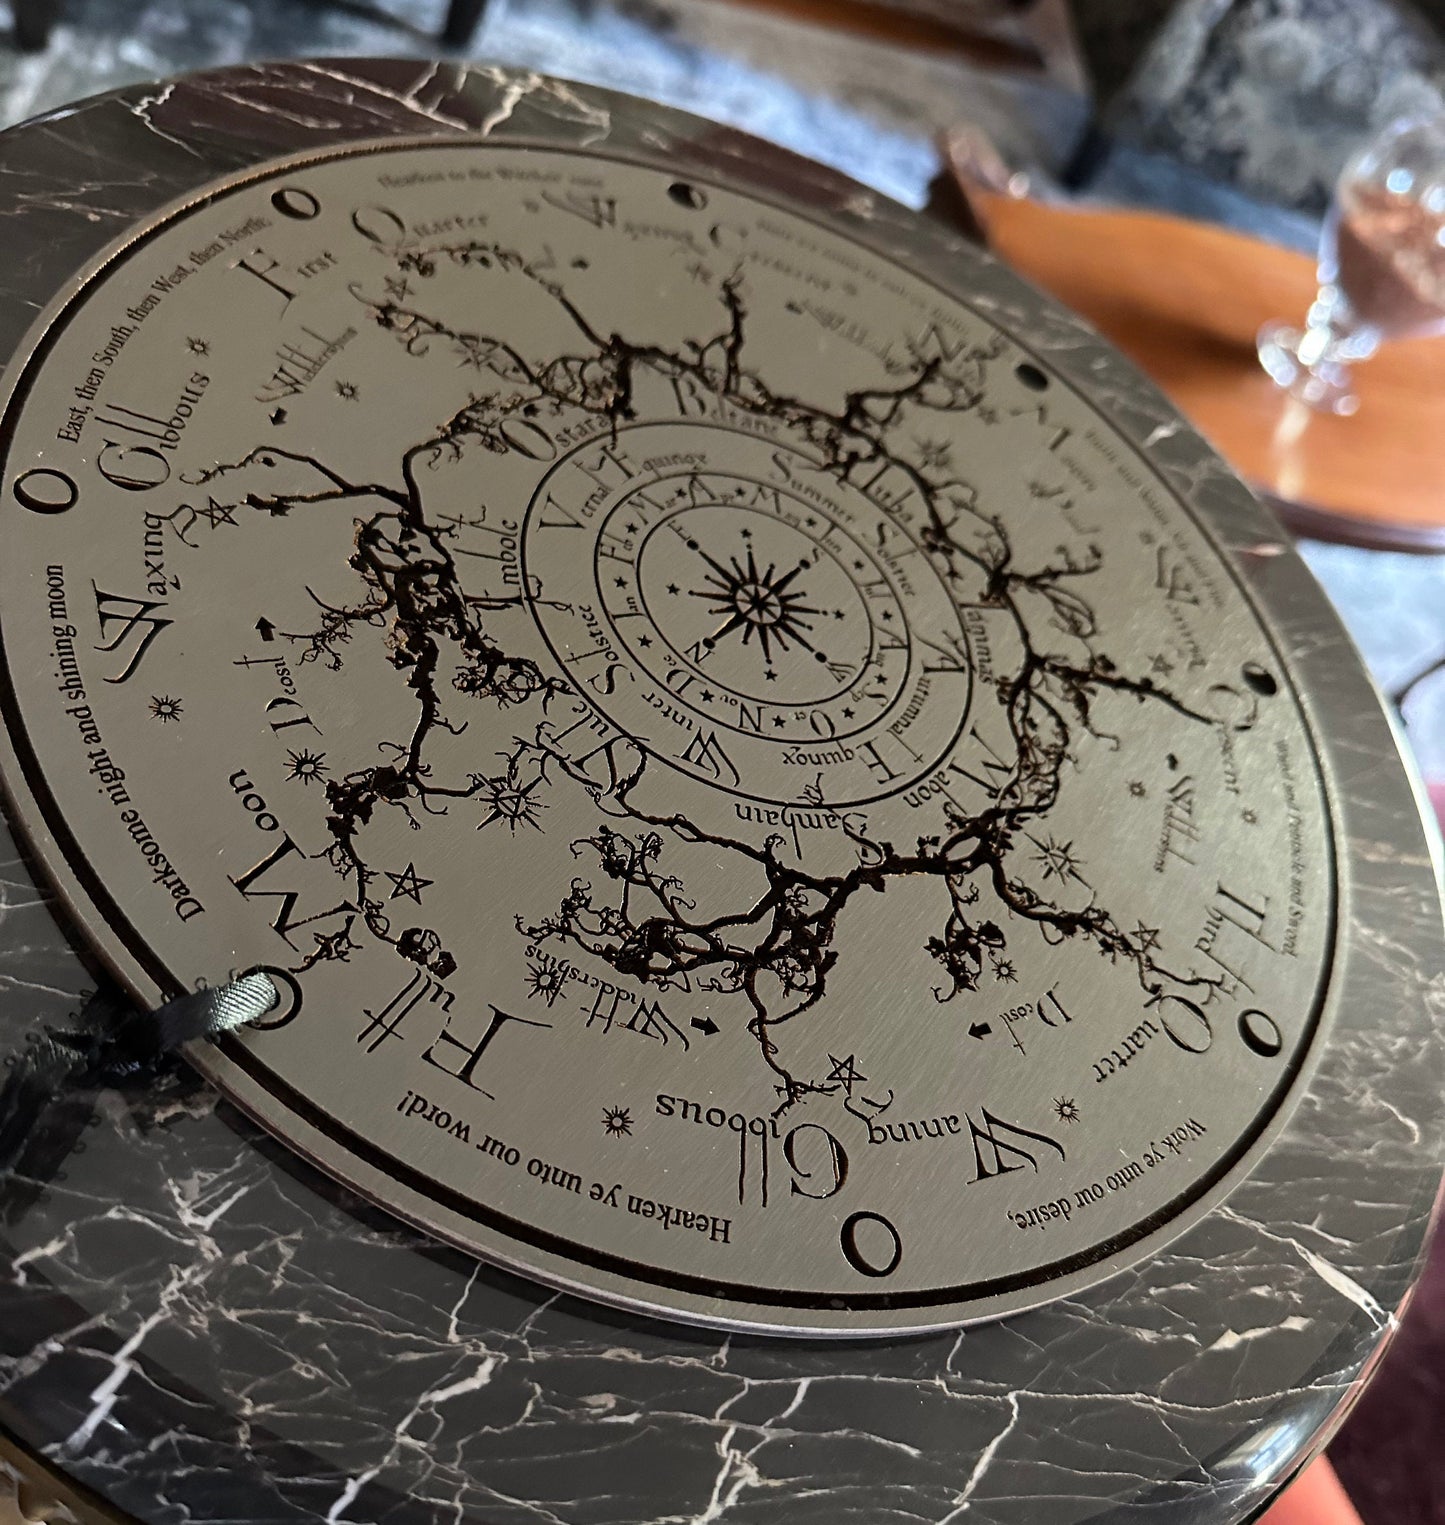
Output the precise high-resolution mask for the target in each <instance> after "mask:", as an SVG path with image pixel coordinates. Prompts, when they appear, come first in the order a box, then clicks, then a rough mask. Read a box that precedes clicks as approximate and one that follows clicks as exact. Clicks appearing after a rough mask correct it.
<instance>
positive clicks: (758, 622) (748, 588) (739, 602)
mask: <svg viewBox="0 0 1445 1525" xmlns="http://www.w3.org/2000/svg"><path fill="white" fill-rule="evenodd" d="M687 548H688V550H690V551H692V552H693V553H694V554H695V555H697V556H699V557H700V558H701V559H702V560H703V561H704V562H705V563H706V564H707V566H708V567H709V568H710V569H711V570H710V571H709V573H708V574H707V575H706V576H705V577H704V578H703V586H702V587H700V588H689V589H688V593H689V594H690V595H691V596H692V597H693V598H700V599H704V600H705V601H707V603H708V606H709V607H708V613H709V614H712V615H716V616H718V617H719V618H721V620H722V624H721V625H719V626H718V628H717V629H716V630H714V631H713V633H712V634H711V635H710V636H708V637H707V638H706V639H705V640H704V641H703V645H704V646H708V647H712V646H715V645H717V643H718V642H719V641H721V640H725V639H726V638H727V637H728V636H730V635H735V634H740V639H741V641H742V644H743V645H744V646H747V645H749V644H750V643H751V641H752V638H753V637H754V636H755V635H756V636H757V638H758V644H759V646H760V647H761V648H762V653H763V660H764V661H765V662H768V663H771V661H772V660H773V648H774V647H775V646H776V648H777V650H778V651H779V652H785V651H787V650H788V649H789V646H790V645H794V646H801V647H803V649H804V650H805V651H811V652H813V654H814V655H815V656H816V655H817V654H818V653H817V648H816V647H814V645H813V643H812V642H811V641H810V640H809V639H808V636H807V632H808V631H811V630H812V628H813V622H812V620H810V619H809V618H808V617H807V616H808V615H810V614H821V613H822V610H820V609H818V608H816V607H815V606H814V605H812V604H809V603H806V602H804V600H805V599H806V598H807V597H808V595H807V594H806V593H804V592H802V591H801V590H800V589H796V588H794V587H792V583H793V581H794V580H795V579H796V578H797V577H798V576H800V575H801V574H802V573H803V572H804V571H806V570H807V568H808V567H809V566H810V565H811V564H812V563H811V562H810V561H807V560H804V561H800V562H798V563H797V564H796V565H795V566H793V567H791V568H789V569H788V570H787V571H779V569H778V566H777V563H776V562H769V563H768V566H767V568H766V570H762V571H760V570H759V568H758V561H757V556H756V554H755V552H754V551H753V548H752V547H751V546H749V547H748V549H747V553H746V558H745V559H744V558H743V557H738V556H734V557H732V558H731V559H730V560H729V561H728V562H727V564H726V565H724V564H723V563H722V562H721V561H718V560H717V559H716V558H715V557H713V556H710V555H709V554H708V553H707V552H706V551H705V550H703V548H702V546H701V545H700V544H699V543H698V542H697V541H696V540H689V541H688V542H687Z"/></svg>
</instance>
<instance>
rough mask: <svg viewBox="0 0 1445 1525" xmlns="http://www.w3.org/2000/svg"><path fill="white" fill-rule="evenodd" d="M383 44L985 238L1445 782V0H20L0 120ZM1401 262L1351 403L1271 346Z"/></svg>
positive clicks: (1388, 1428)
mask: <svg viewBox="0 0 1445 1525" xmlns="http://www.w3.org/2000/svg"><path fill="white" fill-rule="evenodd" d="M359 54H360V55H365V54H392V55H406V56H418V57H420V56H442V57H449V58H476V59H482V60H487V61H495V62H502V63H506V64H511V65H519V66H524V67H533V68H537V69H541V70H546V71H548V72H551V73H555V74H561V75H564V76H569V77H571V78H575V79H580V80H586V81H592V82H596V83H599V84H606V85H609V86H611V87H613V88H617V89H621V90H626V91H631V92H634V93H637V94H641V95H646V96H650V97H652V98H654V99H657V100H660V101H664V102H667V103H669V104H672V105H676V106H680V107H683V108H685V109H688V110H691V111H695V112H698V113H700V114H702V115H705V116H708V117H711V118H714V119H716V120H720V121H723V122H727V123H729V124H731V125H734V126H737V127H740V128H743V129H745V130H747V131H749V132H752V133H755V134H758V135H759V136H762V137H765V138H768V139H771V140H773V141H775V142H777V143H780V144H782V145H784V146H786V147H788V148H790V149H793V150H795V151H796V152H798V153H802V154H806V155H808V156H810V157H811V158H814V159H817V160H820V161H822V162H824V163H827V164H830V165H832V166H834V167H835V168H837V169H840V170H842V171H844V172H845V173H847V174H849V175H851V176H853V177H854V178H856V179H858V180H861V181H864V182H866V183H867V184H869V185H871V186H873V187H875V188H876V189H878V190H879V191H881V192H883V193H885V194H886V195H888V196H891V197H894V198H896V199H897V200H900V201H902V202H905V203H907V204H908V205H910V206H913V207H915V208H920V209H925V208H926V209H927V212H928V215H931V216H934V217H938V218H941V219H943V220H945V221H946V222H948V223H949V224H951V225H952V226H953V227H954V228H955V229H958V230H962V231H964V232H965V233H967V234H968V235H969V236H971V237H974V238H976V239H979V240H980V241H983V242H986V243H988V244H989V245H991V246H992V247H993V249H994V251H995V252H996V253H997V254H998V255H999V256H1000V257H1001V258H1004V259H1006V260H1008V261H1009V262H1011V263H1013V264H1014V265H1015V266H1016V267H1017V268H1018V269H1019V270H1020V271H1021V272H1022V273H1024V274H1025V275H1027V276H1029V277H1030V278H1031V279H1033V280H1035V281H1036V282H1038V283H1039V284H1041V285H1044V286H1045V287H1047V288H1049V289H1051V290H1053V291H1054V292H1055V293H1056V294H1057V295H1058V296H1059V297H1060V298H1061V299H1062V300H1064V301H1065V302H1067V303H1069V304H1070V305H1072V306H1074V307H1075V308H1077V309H1078V310H1079V311H1081V312H1082V313H1084V314H1085V316H1087V317H1088V318H1089V319H1090V320H1091V321H1093V322H1094V323H1095V324H1096V325H1097V326H1098V327H1099V328H1101V329H1102V330H1103V331H1104V332H1105V333H1106V334H1107V335H1108V336H1109V337H1110V338H1112V339H1113V340H1114V341H1115V342H1116V343H1118V344H1119V345H1120V346H1121V347H1122V348H1124V349H1125V351H1126V352H1127V353H1129V354H1130V355H1131V356H1132V357H1133V358H1134V359H1135V360H1136V361H1137V362H1138V363H1140V364H1141V365H1143V366H1144V367H1145V369H1147V370H1149V371H1150V372H1151V373H1152V374H1153V375H1154V376H1155V378H1156V380H1158V381H1159V382H1160V384H1161V385H1162V386H1164V388H1165V389H1166V390H1167V391H1169V392H1170V393H1171V395H1172V396H1173V397H1174V399H1175V401H1176V402H1177V403H1178V404H1179V405H1180V407H1181V408H1182V410H1183V411H1184V412H1185V413H1186V414H1188V415H1189V416H1190V417H1191V418H1192V419H1193V420H1194V422H1195V423H1196V424H1197V425H1198V426H1199V427H1200V428H1201V429H1202V430H1203V431H1204V432H1205V433H1206V434H1208V435H1209V436H1210V437H1211V439H1212V440H1213V442H1214V443H1215V445H1216V446H1217V447H1218V448H1219V449H1220V450H1221V451H1222V452H1223V453H1224V454H1225V455H1226V456H1227V457H1228V458H1229V459H1230V460H1231V461H1232V463H1233V464H1234V465H1235V466H1236V468H1237V469H1238V470H1239V471H1240V472H1241V473H1242V474H1243V475H1245V476H1246V477H1247V478H1248V479H1249V480H1250V481H1251V482H1252V483H1253V485H1255V487H1256V488H1257V489H1258V490H1259V491H1260V493H1261V495H1262V496H1264V497H1265V498H1266V500H1267V501H1268V502H1270V503H1271V505H1272V506H1273V507H1274V508H1275V509H1276V510H1277V511H1278V512H1279V513H1280V514H1281V516H1282V517H1283V519H1284V521H1285V523H1286V524H1287V525H1288V526H1289V527H1290V530H1291V532H1292V533H1294V534H1295V535H1296V536H1298V537H1299V544H1300V548H1301V550H1302V552H1303V554H1304V555H1305V557H1306V559H1307V560H1308V561H1309V563H1310V565H1311V566H1312V567H1313V569H1314V570H1315V572H1316V574H1317V575H1318V576H1319V578H1320V579H1321V581H1322V582H1323V583H1324V585H1325V587H1326V589H1327V591H1328V592H1329V593H1330V595H1331V596H1332V597H1333V599H1334V600H1335V602H1336V604H1337V605H1338V606H1339V608H1340V610H1341V612H1342V613H1343V615H1344V618H1345V620H1346V623H1347V624H1348V625H1349V627H1350V629H1351V630H1352V632H1353V634H1354V636H1355V639H1356V641H1357V643H1358V644H1359V646H1360V647H1361V650H1362V652H1363V654H1364V656H1365V658H1366V660H1367V662H1368V663H1369V664H1370V666H1371V668H1372V670H1373V671H1374V673H1375V675H1376V677H1377V679H1378V681H1379V683H1380V685H1381V687H1382V689H1383V690H1384V691H1385V692H1386V693H1387V695H1390V696H1392V698H1393V701H1394V702H1396V703H1397V704H1398V705H1399V706H1400V707H1401V708H1402V710H1403V714H1404V717H1405V719H1406V721H1407V723H1408V728H1409V735H1410V738H1411V742H1412V744H1413V745H1414V747H1415V748H1416V750H1417V752H1418V755H1419V759H1420V762H1421V766H1422V771H1423V772H1424V774H1425V776H1426V778H1427V780H1431V781H1433V792H1434V794H1435V797H1436V801H1437V804H1439V803H1445V336H1442V335H1445V149H1442V148H1440V147H1439V146H1438V145H1440V144H1445V129H1442V128H1441V118H1442V113H1445V0H1415V3H1414V4H1408V3H1406V0H375V3H371V0H12V8H11V11H10V16H9V29H8V32H7V31H6V30H5V29H4V11H3V8H0V121H3V123H4V124H7V125H8V124H9V123H13V122H16V121H19V120H21V119H23V118H26V117H29V116H34V115H37V114H40V113H44V112H49V111H53V110H56V109H58V108H61V107H63V106H64V105H65V104H66V103H68V102H70V101H73V100H76V99H78V98H81V97H84V96H88V95H92V94H95V93H97V92H100V91H103V90H108V89H111V88H114V87H116V86H120V85H124V84H130V83H132V82H135V81H141V80H154V79H163V78H164V77H166V76H168V75H172V74H176V73H179V72H182V71H185V70H190V69H196V68H203V67H213V66H217V65H223V64H237V63H244V62H247V61H250V60H258V59H275V58H283V57H305V56H323V55H330V56H339V55H359ZM1402 119H1403V120H1406V121H1413V122H1416V123H1425V124H1433V125H1430V126H1429V129H1428V130H1429V131H1430V132H1432V133H1433V132H1440V133H1441V136H1440V137H1439V138H1438V139H1436V138H1432V139H1429V140H1428V141H1427V143H1426V150H1425V151H1424V156H1423V158H1422V157H1421V156H1420V155H1419V154H1417V155H1416V158H1415V159H1412V160H1411V161H1410V167H1409V171H1408V175H1409V176H1412V177H1414V178H1407V179H1405V180H1402V179H1401V178H1400V177H1401V176H1402V175H1405V174H1406V169H1405V168H1403V167H1402V163H1403V161H1400V162H1397V161H1394V160H1390V159H1388V158H1387V159H1386V160H1384V161H1383V165H1382V166H1381V164H1380V163H1377V164H1376V168H1377V169H1378V170H1379V174H1378V175H1377V176H1376V179H1377V180H1378V186H1377V187H1376V188H1377V189H1379V190H1380V194H1381V195H1385V196H1390V195H1397V194H1398V197H1399V198H1400V206H1401V208H1402V209H1403V212H1402V215H1403V221H1401V220H1399V219H1397V221H1396V223H1392V224H1390V227H1389V228H1388V229H1386V230H1385V231H1384V232H1382V233H1380V234H1378V236H1377V235H1376V234H1374V233H1373V232H1371V229H1372V228H1373V226H1374V224H1373V223H1361V224H1360V225H1359V227H1356V229H1355V243H1354V244H1350V245H1348V247H1349V248H1351V249H1355V248H1357V246H1358V247H1359V248H1364V247H1365V245H1364V244H1362V243H1361V242H1360V239H1361V238H1362V237H1364V233H1368V234H1369V237H1370V238H1371V239H1373V240H1374V241H1373V242H1372V243H1370V245H1369V249H1368V250H1367V251H1366V252H1367V253H1369V254H1370V256H1371V261H1372V262H1370V261H1367V262H1366V264H1364V265H1360V264H1359V260H1358V259H1357V260H1356V267H1357V268H1356V273H1355V274H1354V276H1352V277H1351V279H1352V280H1353V281H1354V282H1355V284H1354V285H1353V286H1352V287H1350V289H1349V290H1348V291H1345V293H1344V297H1341V295H1340V293H1341V290H1343V286H1342V283H1343V281H1344V276H1342V275H1341V274H1340V267H1339V261H1338V260H1337V259H1336V254H1337V253H1338V252H1339V251H1340V250H1343V249H1345V248H1346V244H1345V243H1344V242H1343V241H1342V235H1341V234H1340V232H1339V230H1340V227H1341V226H1342V225H1343V226H1344V227H1345V229H1346V231H1347V232H1348V231H1349V229H1350V228H1351V227H1352V226H1354V224H1352V222H1351V218H1352V217H1353V216H1354V213H1353V211H1352V208H1354V207H1355V206H1356V200H1352V199H1351V195H1350V189H1351V185H1352V184H1353V183H1355V182H1360V183H1363V172H1362V171H1360V170H1359V161H1356V163H1355V167H1354V168H1353V169H1351V170H1350V171H1349V173H1347V174H1346V176H1345V182H1344V184H1341V175H1342V172H1343V171H1345V170H1346V167H1347V165H1350V164H1351V162H1352V156H1353V155H1355V154H1356V153H1357V152H1358V151H1359V150H1360V149H1361V148H1362V146H1363V145H1365V144H1367V143H1369V142H1370V141H1371V139H1372V138H1377V137H1378V135H1379V134H1380V133H1381V132H1382V131H1385V130H1386V129H1388V128H1389V127H1390V125H1391V124H1392V123H1398V122H1400V121H1401V120H1402ZM1432 145H1435V146H1432ZM1417 146H1418V145H1417ZM1432 156H1433V157H1432ZM1352 176H1353V177H1354V179H1353V181H1352V178H1351V177H1352ZM1402 187H1403V189H1402ZM1366 188H1367V189H1368V188H1369V187H1366ZM1406 203H1408V205H1406ZM1405 213H1408V215H1404V214H1405ZM1377 221H1378V219H1377ZM1382 226H1383V224H1382ZM1361 227H1362V228H1364V233H1361V232H1360V228H1361ZM1402 229H1403V230H1404V231H1401V230H1402ZM1391 230H1393V231H1391ZM1322 234H1323V238H1324V242H1323V259H1322V260H1318V265H1319V268H1318V269H1317V257H1318V256H1319V255H1320V253H1321V249H1322V245H1321V238H1322ZM1391 240H1393V243H1392V242H1390V241H1391ZM1411 240H1413V242H1411ZM1367 241H1368V240H1367ZM1407 244H1408V245H1409V248H1408V249H1407V248H1406V245H1407ZM1402 251H1403V252H1402ZM1412 251H1413V252H1412ZM1407 254H1408V258H1407V257H1406V256H1407ZM1332 262H1333V263H1332ZM1361 270H1363V271H1364V274H1363V275H1361V274H1360V273H1359V272H1360V271H1361ZM1345 273H1346V275H1348V274H1349V272H1348V271H1346V272H1345ZM1332 283H1333V284H1332ZM1321 287H1322V289H1317V288H1321ZM1381 293H1383V294H1384V296H1386V297H1389V298H1390V299H1391V301H1389V302H1385V303H1384V306H1381V304H1380V302H1379V301H1377V302H1376V303H1375V307H1376V309H1378V310H1379V311H1380V312H1384V311H1386V310H1387V309H1388V311H1389V312H1390V313H1393V314H1395V315H1396V317H1397V318H1398V321H1393V320H1392V321H1393V327H1392V326H1391V325H1390V324H1387V323H1384V322H1383V320H1382V323H1381V324H1379V325H1376V328H1375V329H1374V330H1371V333H1370V336H1367V337H1368V341H1369V342H1366V343H1363V344H1360V343H1356V350H1357V351H1358V353H1347V354H1344V355H1343V359H1344V360H1345V361H1353V360H1355V359H1359V358H1360V357H1361V356H1365V355H1372V351H1373V348H1374V345H1375V343H1376V342H1378V341H1379V340H1381V339H1382V338H1383V340H1385V341H1387V342H1384V343H1383V344H1382V346H1381V352H1380V354H1379V355H1378V356H1373V357H1372V358H1368V359H1365V360H1364V361H1363V363H1362V364H1360V365H1359V366H1358V367H1355V366H1354V365H1353V364H1351V365H1350V366H1349V370H1350V374H1351V376H1352V377H1354V376H1356V375H1357V377H1358V387H1357V393H1358V395H1357V396H1355V395H1353V392H1352V393H1351V395H1350V397H1349V402H1350V405H1351V406H1350V408H1348V409H1347V408H1344V407H1341V408H1339V409H1334V410H1332V409H1329V408H1321V407H1320V406H1319V398H1318V397H1315V398H1314V400H1313V405H1312V404H1311V402H1310V401H1309V400H1304V401H1302V400H1301V396H1302V395H1303V394H1302V393H1301V391H1300V388H1299V387H1296V388H1295V393H1296V395H1291V394H1290V393H1289V392H1287V391H1285V390H1283V389H1282V388H1281V387H1280V386H1278V385H1276V381H1277V380H1279V379H1280V378H1279V377H1276V378H1275V379H1271V377H1270V376H1267V375H1266V374H1265V372H1264V370H1263V369H1262V368H1261V366H1260V364H1259V360H1258V358H1257V356H1256V353H1255V342H1254V338H1255V332H1256V330H1257V329H1258V327H1259V325H1260V324H1261V323H1263V322H1265V321H1266V320H1268V319H1271V318H1283V319H1286V320H1291V321H1293V322H1295V323H1297V324H1298V323H1302V322H1303V320H1304V319H1305V314H1306V311H1307V310H1309V311H1310V313H1311V317H1310V319H1309V322H1308V323H1307V324H1304V328H1305V329H1306V330H1307V331H1310V332H1318V333H1320V334H1324V333H1325V332H1326V330H1327V329H1328V328H1329V324H1331V323H1335V327H1336V329H1338V327H1339V325H1338V322H1337V321H1336V320H1337V319H1338V317H1339V311H1340V310H1341V307H1342V305H1343V307H1346V308H1348V307H1350V306H1351V304H1353V307H1354V308H1358V309H1360V310H1364V309H1365V308H1366V307H1368V306H1369V302H1368V301H1367V300H1366V299H1367V298H1370V297H1371V296H1372V295H1373V296H1377V297H1378V296H1379V295H1380V294H1381ZM1331 294H1333V295H1331ZM1345 297H1348V298H1349V300H1348V301H1345ZM1326 298H1328V300H1326ZM1312 303H1313V304H1314V306H1313V307H1311V304H1312ZM1331 303H1333V304H1334V305H1333V306H1331ZM1392 303H1393V305H1392ZM1402 303H1404V306H1402V305H1401V304H1402ZM1401 313H1405V315H1406V316H1407V317H1408V318H1409V321H1408V322H1407V321H1405V319H1404V318H1401V317H1399V314H1401ZM1310 325H1315V328H1313V329H1312V328H1311V327H1310ZM1330 332H1331V333H1335V330H1334V329H1331V330H1330ZM1354 332H1355V339H1352V340H1351V342H1356V340H1357V339H1358V330H1356V331H1354ZM1336 337H1338V334H1336ZM1306 379H1308V378H1306ZM1337 391H1338V389H1337ZM1332 395H1335V394H1332ZM1441 1260H1442V1257H1441V1255H1440V1254H1438V1253H1437V1256H1436V1262H1437V1263H1436V1264H1435V1265H1434V1266H1433V1267H1432V1268H1431V1269H1430V1270H1429V1271H1428V1272H1427V1274H1426V1278H1425V1281H1424V1283H1423V1284H1422V1289H1421V1291H1420V1293H1419V1295H1418V1296H1417V1297H1416V1299H1415V1301H1414V1304H1413V1305H1412V1307H1411V1309H1410V1312H1409V1315H1408V1316H1407V1318H1406V1320H1405V1323H1404V1327H1403V1330H1402V1332H1401V1334H1400V1337H1399V1338H1398V1339H1397V1341H1396V1343H1395V1345H1394V1347H1393V1349H1392V1352H1391V1353H1390V1355H1389V1356H1388V1357H1387V1359H1386V1360H1385V1362H1384V1364H1383V1368H1382V1370H1381V1371H1380V1373H1379V1375H1378V1377H1377V1379H1376V1380H1375V1382H1374V1384H1373V1385H1372V1387H1371V1388H1370V1389H1369V1391H1368V1392H1367V1393H1366V1395H1365V1397H1364V1399H1363V1400H1362V1401H1361V1403H1360V1404H1359V1405H1358V1407H1357V1409H1356V1411H1355V1413H1354V1415H1353V1416H1352V1418H1351V1419H1350V1421H1349V1422H1348V1424H1347V1425H1346V1427H1345V1428H1344V1430H1343V1431H1342V1432H1341V1434H1340V1435H1339V1436H1338V1437H1337V1439H1336V1441H1335V1442H1334V1445H1333V1446H1332V1448H1331V1458H1332V1460H1333V1461H1334V1463H1335V1466H1336V1469H1337V1470H1338V1472H1339V1474H1340V1477H1341V1479H1342V1481H1343V1483H1344V1485H1345V1487H1346V1489H1347V1490H1348V1493H1349V1495H1350V1497H1351V1499H1352V1500H1353V1504H1354V1507H1355V1508H1357V1509H1358V1510H1359V1513H1360V1515H1361V1516H1362V1517H1363V1519H1364V1521H1365V1522H1366V1525H1417V1522H1418V1525H1427V1522H1441V1521H1445V1455H1442V1451H1445V1448H1442V1446H1441V1444H1440V1439H1439V1437H1440V1436H1441V1435H1442V1434H1445V1264H1442V1263H1440V1262H1441ZM1297 1503H1298V1507H1299V1510H1300V1512H1298V1513H1295V1514H1292V1515H1291V1516H1290V1519H1291V1520H1292V1521H1299V1522H1303V1521H1305V1520H1312V1521H1315V1522H1318V1525H1324V1522H1325V1521H1326V1520H1329V1519H1334V1518H1336V1516H1335V1515H1333V1514H1331V1513H1330V1510H1331V1508H1332V1507H1335V1506H1334V1505H1333V1504H1332V1503H1331V1500H1330V1499H1329V1498H1328V1497H1327V1496H1326V1495H1325V1494H1324V1493H1320V1492H1313V1493H1310V1497H1309V1500H1308V1501H1306V1500H1305V1497H1304V1494H1300V1495H1298V1496H1297ZM1274 1518H1275V1517H1274V1516H1272V1517H1271V1519H1272V1520H1273V1519H1274Z"/></svg>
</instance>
